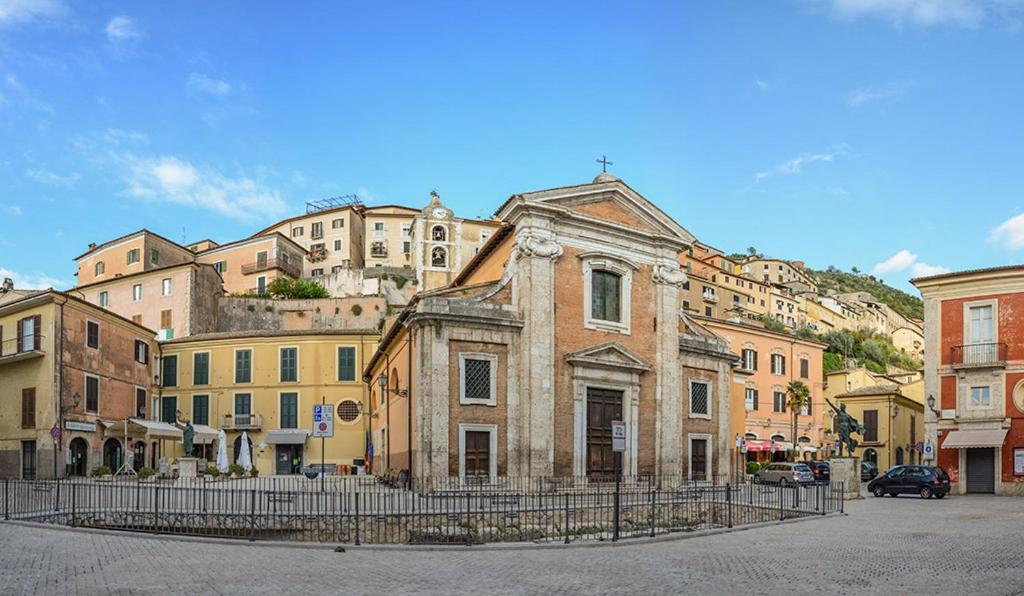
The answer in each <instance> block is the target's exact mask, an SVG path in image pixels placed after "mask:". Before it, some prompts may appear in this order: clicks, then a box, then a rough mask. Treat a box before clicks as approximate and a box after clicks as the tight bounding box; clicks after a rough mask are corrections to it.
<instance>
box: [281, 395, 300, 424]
mask: <svg viewBox="0 0 1024 596" xmlns="http://www.w3.org/2000/svg"><path fill="white" fill-rule="evenodd" d="M298 427H299V394H298V393H282V394H281V428H298Z"/></svg>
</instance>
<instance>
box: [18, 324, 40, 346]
mask: <svg viewBox="0 0 1024 596" xmlns="http://www.w3.org/2000/svg"><path fill="white" fill-rule="evenodd" d="M41 327H42V317H41V316H40V315H35V316H32V317H25V318H24V319H21V320H20V321H18V352H31V351H33V350H42V349H43V346H42V334H41Z"/></svg>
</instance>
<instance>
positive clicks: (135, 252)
mask: <svg viewBox="0 0 1024 596" xmlns="http://www.w3.org/2000/svg"><path fill="white" fill-rule="evenodd" d="M138 262H139V249H137V248H133V249H131V250H129V251H128V264H129V265H133V264H135V263H138Z"/></svg>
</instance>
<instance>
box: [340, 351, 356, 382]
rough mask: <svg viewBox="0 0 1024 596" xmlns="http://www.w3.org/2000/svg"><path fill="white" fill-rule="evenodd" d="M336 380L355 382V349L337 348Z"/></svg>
mask: <svg viewBox="0 0 1024 596" xmlns="http://www.w3.org/2000/svg"><path fill="white" fill-rule="evenodd" d="M338 380H339V381H355V380H356V349H355V348H349V347H345V348H338Z"/></svg>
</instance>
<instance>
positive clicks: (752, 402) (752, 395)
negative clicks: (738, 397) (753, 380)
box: [743, 387, 758, 411]
mask: <svg viewBox="0 0 1024 596" xmlns="http://www.w3.org/2000/svg"><path fill="white" fill-rule="evenodd" d="M743 398H744V402H745V405H746V408H747V411H756V410H757V406H758V403H757V389H754V388H753V387H747V389H746V391H745V392H744V395H743Z"/></svg>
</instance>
